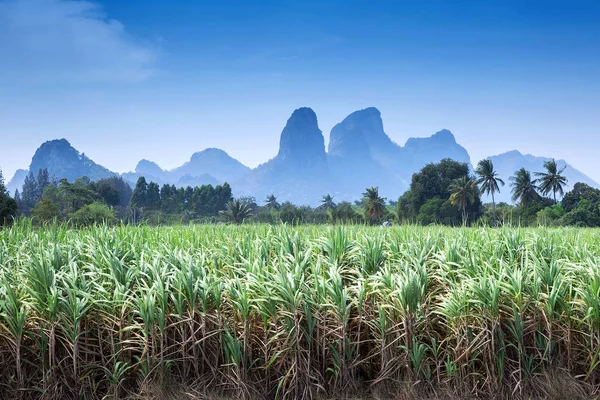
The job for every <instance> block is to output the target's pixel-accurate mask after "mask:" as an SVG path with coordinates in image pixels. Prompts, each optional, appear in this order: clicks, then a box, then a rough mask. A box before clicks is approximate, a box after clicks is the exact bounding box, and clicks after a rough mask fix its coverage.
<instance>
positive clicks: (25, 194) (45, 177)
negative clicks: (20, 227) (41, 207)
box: [18, 168, 52, 215]
mask: <svg viewBox="0 0 600 400" xmlns="http://www.w3.org/2000/svg"><path fill="white" fill-rule="evenodd" d="M51 184H52V180H51V178H50V174H49V173H48V170H47V169H45V168H44V169H40V170H38V171H37V176H36V175H35V174H34V172H33V171H29V173H28V174H27V176H26V177H25V182H24V184H23V188H22V191H21V193H20V194H19V201H18V205H19V210H20V211H21V212H22V213H23V214H24V215H29V214H30V212H31V209H32V208H33V207H35V205H36V204H37V202H38V201H40V200H41V199H42V195H43V193H44V190H45V189H46V187H48V186H49V185H51Z"/></svg>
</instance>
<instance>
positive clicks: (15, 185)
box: [6, 169, 29, 196]
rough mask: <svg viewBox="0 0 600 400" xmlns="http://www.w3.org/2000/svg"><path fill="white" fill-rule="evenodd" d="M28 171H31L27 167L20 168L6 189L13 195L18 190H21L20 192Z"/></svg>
mask: <svg viewBox="0 0 600 400" xmlns="http://www.w3.org/2000/svg"><path fill="white" fill-rule="evenodd" d="M28 172H29V171H27V170H26V169H18V170H17V171H16V172H15V174H14V175H13V177H12V179H11V180H10V181H9V182H8V183H7V184H6V190H8V193H10V195H11V196H14V195H15V191H16V190H19V192H20V191H21V189H22V188H23V183H25V177H26V176H27V174H28Z"/></svg>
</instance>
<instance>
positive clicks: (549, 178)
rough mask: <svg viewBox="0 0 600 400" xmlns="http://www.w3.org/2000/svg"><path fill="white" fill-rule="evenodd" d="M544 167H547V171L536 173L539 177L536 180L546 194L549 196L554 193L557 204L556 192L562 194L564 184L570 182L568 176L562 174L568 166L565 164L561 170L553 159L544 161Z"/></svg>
mask: <svg viewBox="0 0 600 400" xmlns="http://www.w3.org/2000/svg"><path fill="white" fill-rule="evenodd" d="M544 168H545V169H546V172H536V173H535V175H536V176H538V177H539V178H538V179H536V182H537V183H539V189H540V191H541V192H542V194H543V195H544V196H547V195H548V194H550V192H552V194H553V195H554V203H555V204H556V203H557V201H556V192H558V193H560V195H561V196H562V195H563V193H564V190H563V186H566V185H567V183H568V181H567V178H566V177H565V176H563V175H561V174H562V173H563V172H564V170H565V169H566V168H567V166H566V165H565V166H564V167H562V168H561V169H560V170H559V169H558V164H556V161H555V160H554V159H552V160H550V161H546V162H544Z"/></svg>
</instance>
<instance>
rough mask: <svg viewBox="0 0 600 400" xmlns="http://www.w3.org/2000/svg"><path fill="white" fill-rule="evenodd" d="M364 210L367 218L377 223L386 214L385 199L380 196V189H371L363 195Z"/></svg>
mask: <svg viewBox="0 0 600 400" xmlns="http://www.w3.org/2000/svg"><path fill="white" fill-rule="evenodd" d="M363 210H364V211H365V216H366V218H367V219H368V220H369V221H370V222H371V223H374V222H377V221H378V220H379V219H380V218H381V216H383V213H384V212H385V199H383V198H382V197H380V196H379V188H377V187H371V188H367V190H366V191H365V192H364V193H363Z"/></svg>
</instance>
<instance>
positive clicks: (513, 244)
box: [0, 220, 600, 399]
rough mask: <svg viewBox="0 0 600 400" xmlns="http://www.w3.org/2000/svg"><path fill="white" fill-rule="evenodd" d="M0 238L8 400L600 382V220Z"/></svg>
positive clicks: (511, 393)
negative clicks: (579, 225)
mask: <svg viewBox="0 0 600 400" xmlns="http://www.w3.org/2000/svg"><path fill="white" fill-rule="evenodd" d="M0 239H1V241H0V266H1V268H0V269H1V271H0V273H1V279H2V281H1V285H0V311H1V314H2V315H1V320H0V328H1V335H0V357H1V365H2V368H1V370H0V397H2V398H11V397H14V398H38V397H40V396H44V397H46V398H60V399H63V398H78V397H79V398H98V399H100V398H124V397H128V396H131V397H135V396H140V393H143V392H144V391H146V392H147V391H148V388H154V389H153V390H154V392H153V393H154V395H155V397H156V396H159V395H158V394H157V393H163V396H166V395H164V393H167V394H168V393H176V391H177V388H187V389H185V390H184V391H186V390H187V392H188V393H195V394H196V395H197V396H198V398H202V397H201V395H202V394H207V393H208V394H210V393H221V394H223V395H225V396H229V397H231V398H311V397H328V396H329V397H332V396H334V395H339V394H342V393H348V394H353V393H362V394H363V395H364V394H365V393H376V392H377V391H385V390H387V391H393V390H396V389H397V388H402V387H406V386H407V385H408V386H409V387H410V388H411V389H410V390H413V391H415V393H416V392H417V391H418V392H419V393H425V394H427V393H429V394H433V393H441V392H443V393H447V394H448V393H450V394H452V395H453V396H455V397H466V396H478V397H491V396H496V397H500V398H529V396H534V397H535V396H538V397H552V396H558V395H556V392H552V391H556V390H559V389H560V388H556V386H560V387H561V388H562V389H564V390H566V389H565V388H568V389H569V390H572V391H573V395H572V398H577V395H581V396H584V395H585V396H594V395H598V390H600V366H599V364H600V355H599V352H600V230H590V229H575V228H560V229H542V228H539V229H533V228H531V229H529V228H528V229H517V228H499V229H489V228H486V229H483V228H481V229H471V228H463V229H461V228H440V227H414V226H407V227H393V228H381V227H362V226H349V227H333V226H330V227H327V226H318V227H316V226H302V227H297V228H294V227H285V226H278V227H271V226H262V225H248V226H238V227H235V226H224V225H223V226H217V225H212V226H208V225H205V226H189V227H187V226H186V227H162V228H150V227H116V228H104V227H97V228H91V229H89V230H69V229H67V228H65V227H62V226H54V227H52V226H50V227H46V228H41V229H39V228H33V227H31V226H29V225H28V222H26V220H23V221H22V222H21V223H20V224H18V225H17V226H14V227H13V228H10V229H5V230H2V231H0ZM557 382H558V384H556V383H557ZM553 383H554V384H553ZM165 388H166V389H165ZM168 388H173V389H172V390H171V391H170V392H169V389H168ZM398 390H399V389H398ZM553 393H554V394H553ZM147 396H149V397H153V396H152V393H150V394H148V395H147ZM367 396H369V395H367ZM181 398H190V397H181ZM588 398H589V397H588Z"/></svg>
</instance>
